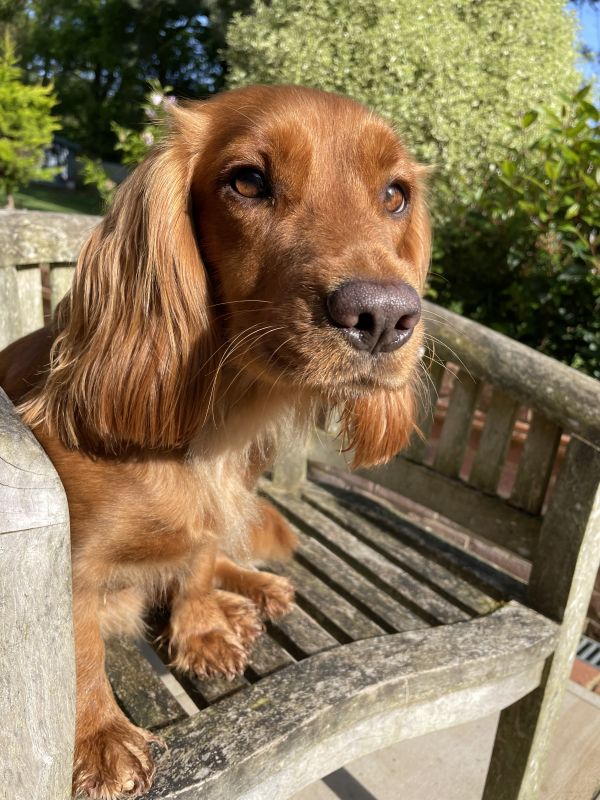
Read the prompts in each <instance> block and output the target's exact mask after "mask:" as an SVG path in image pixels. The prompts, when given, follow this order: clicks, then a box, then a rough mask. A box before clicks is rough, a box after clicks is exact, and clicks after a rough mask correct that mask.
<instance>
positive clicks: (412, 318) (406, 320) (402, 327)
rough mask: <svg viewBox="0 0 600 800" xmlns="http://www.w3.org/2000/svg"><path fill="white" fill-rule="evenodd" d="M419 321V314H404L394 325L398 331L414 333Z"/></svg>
mask: <svg viewBox="0 0 600 800" xmlns="http://www.w3.org/2000/svg"><path fill="white" fill-rule="evenodd" d="M418 321H419V314H404V316H402V317H400V319H399V320H398V322H397V323H396V324H395V325H394V328H395V329H396V330H397V331H412V329H413V328H414V327H415V325H416V324H417V322H418Z"/></svg>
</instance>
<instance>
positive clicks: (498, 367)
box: [423, 301, 600, 446]
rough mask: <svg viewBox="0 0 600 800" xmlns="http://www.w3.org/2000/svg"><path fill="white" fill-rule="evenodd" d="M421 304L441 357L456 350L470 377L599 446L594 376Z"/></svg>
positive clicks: (446, 357) (450, 356)
mask: <svg viewBox="0 0 600 800" xmlns="http://www.w3.org/2000/svg"><path fill="white" fill-rule="evenodd" d="M423 308H424V311H425V313H426V312H427V311H428V310H429V309H432V310H433V311H434V312H435V317H434V318H432V319H430V320H428V325H427V327H428V329H429V330H430V331H431V333H432V334H433V335H435V336H436V338H437V339H439V340H440V341H439V344H438V345H437V355H438V357H439V358H440V359H441V360H442V361H452V360H453V355H454V353H455V352H457V353H458V354H459V356H460V358H461V361H462V362H463V363H464V365H465V366H466V368H467V369H468V370H469V371H470V372H472V373H473V375H475V377H477V378H479V379H480V380H485V381H490V383H493V384H494V385H495V386H500V387H501V388H502V389H503V390H504V391H505V392H508V393H509V394H512V395H513V397H515V399H517V400H519V401H520V402H521V403H522V404H523V405H525V406H528V407H530V408H535V409H537V410H538V411H540V412H541V413H543V414H544V415H545V416H546V417H548V418H549V419H551V420H552V421H553V422H555V423H556V424H557V425H559V426H560V427H561V428H563V429H564V430H565V431H567V432H574V433H579V435H580V436H582V437H583V438H584V439H587V440H588V441H590V442H592V443H595V444H596V445H598V446H600V403H598V381H595V380H594V379H593V378H590V377H588V376H587V375H584V374H583V373H582V372H579V371H578V370H575V369H572V368H571V367H567V365H566V364H561V363H560V362H559V361H556V360H555V359H553V358H550V357H549V356H545V355H543V354H542V353H538V352H537V351H536V350H533V349H532V348H531V347H526V346H525V345H524V344H520V343H519V342H516V341H514V339H509V338H508V336H503V335H502V334H501V333H497V332H496V331H492V330H490V329H489V328H486V327H485V326H483V325H479V324H478V323H476V322H472V321H471V320H469V319H465V318H464V317H461V316H459V315H458V314H453V313H452V312H451V311H448V310H447V309H445V308H441V307H440V306H436V305H433V304H432V303H428V302H427V301H424V302H423Z"/></svg>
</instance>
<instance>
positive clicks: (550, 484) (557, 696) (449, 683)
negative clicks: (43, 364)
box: [0, 213, 600, 800]
mask: <svg viewBox="0 0 600 800" xmlns="http://www.w3.org/2000/svg"><path fill="white" fill-rule="evenodd" d="M93 222H94V220H93V219H91V218H88V219H85V218H82V217H70V216H68V215H52V214H34V213H31V214H25V213H21V214H13V215H8V214H7V215H5V216H3V217H0V347H3V346H5V345H6V344H8V342H9V341H11V340H12V339H14V338H17V337H18V336H20V335H22V334H23V333H26V332H28V331H29V330H33V329H35V328H36V327H38V326H39V325H40V324H41V323H42V322H43V319H44V311H45V312H46V315H48V314H49V313H50V311H51V309H52V308H53V306H54V305H55V303H56V301H57V299H58V298H59V297H60V296H61V294H62V293H63V291H64V290H65V288H66V286H67V284H68V279H69V276H70V271H71V269H72V266H71V265H72V262H73V261H74V259H75V257H76V252H77V249H78V247H79V244H80V242H81V238H82V236H83V235H84V233H85V230H86V229H87V228H89V225H90V224H93ZM40 265H42V266H40ZM42 284H44V289H43V291H42ZM426 316H427V317H428V322H427V324H428V329H429V331H430V334H431V336H432V337H434V338H435V342H436V352H435V358H436V361H435V362H434V363H433V366H432V369H431V372H430V378H429V381H428V384H427V385H428V386H429V388H430V396H431V397H432V398H433V399H434V400H435V396H436V393H437V391H438V390H439V388H440V386H441V385H442V379H443V376H444V374H445V365H446V364H450V367H449V368H448V370H446V374H447V375H448V371H450V372H451V373H452V376H453V377H452V380H450V381H448V379H446V381H445V383H444V393H445V394H446V393H447V392H446V390H448V391H449V394H448V401H447V405H446V407H445V410H444V413H443V414H442V415H440V414H439V413H438V416H437V418H436V421H435V424H433V422H434V421H433V415H432V413H431V410H427V411H424V412H423V418H422V420H421V429H422V431H423V433H424V439H423V440H422V439H419V438H417V437H415V438H414V440H413V442H412V444H411V446H410V448H409V450H408V451H407V453H406V454H404V455H403V456H402V457H398V458H397V459H395V460H394V461H393V462H392V463H391V464H389V465H387V466H385V467H382V468H378V469H374V470H369V471H361V472H360V473H359V475H358V476H357V477H355V478H352V477H350V476H349V475H348V473H347V470H346V460H347V458H348V455H347V454H343V453H340V452H339V446H338V442H337V441H336V439H335V438H334V436H331V435H330V434H328V433H327V432H326V431H319V432H318V435H316V436H315V437H314V438H313V440H311V441H310V442H309V443H307V446H306V450H303V449H302V448H298V449H296V450H294V451H290V452H289V453H288V454H286V456H285V457H284V458H282V459H281V460H280V461H279V462H278V463H277V464H276V465H275V468H274V470H273V474H272V476H271V477H270V478H269V479H267V478H265V479H264V481H263V483H262V484H261V487H260V488H261V491H262V492H263V493H264V494H265V495H266V496H267V497H269V499H270V500H271V501H272V502H273V503H274V504H275V505H276V506H277V507H278V508H279V509H280V510H281V511H282V512H283V513H284V514H285V515H286V516H287V518H288V519H289V520H290V522H291V524H292V525H293V526H294V528H295V529H296V532H297V533H298V536H299V541H300V546H299V549H298V552H297V556H296V558H295V559H294V561H293V562H292V563H290V564H287V565H280V566H276V567H275V569H276V570H277V571H279V572H281V574H286V575H288V576H289V577H290V578H291V579H292V580H293V582H294V584H295V586H296V589H297V607H296V608H295V610H294V611H293V612H292V613H291V614H289V615H288V616H287V617H285V618H284V619H282V620H281V621H279V622H278V623H277V624H273V625H269V627H268V630H267V633H266V634H265V635H263V636H262V637H261V639H260V640H259V642H258V644H257V646H256V648H255V651H254V653H253V656H252V659H251V663H250V667H249V668H248V670H247V671H246V673H245V675H244V676H243V678H240V679H238V680H236V681H233V682H231V683H228V682H225V681H209V682H205V681H197V680H193V679H190V678H187V677H185V676H182V675H173V674H171V673H170V672H169V670H168V669H167V668H166V667H165V666H164V663H163V658H164V655H163V654H162V653H161V652H160V650H158V651H157V652H154V651H152V650H151V649H150V647H149V645H147V644H142V643H132V642H126V641H119V640H115V641H112V642H111V643H110V645H109V648H108V666H109V674H110V676H111V682H112V684H113V688H114V690H115V694H116V696H117V698H118V700H119V702H120V704H121V705H122V707H123V708H124V710H125V711H126V713H127V714H128V715H129V716H130V717H131V718H132V719H133V720H134V721H135V722H137V723H138V724H139V725H142V726H144V727H150V728H153V729H155V730H157V731H160V733H161V736H163V737H164V739H165V740H166V742H167V743H168V746H169V750H168V752H167V753H166V754H164V755H163V756H161V758H160V761H159V769H158V772H157V776H156V779H155V784H154V786H153V788H152V789H151V791H150V792H149V794H148V795H147V796H148V797H149V798H157V799H158V798H175V797H177V798H182V799H183V798H190V799H191V798H202V799H203V800H217V798H218V799H219V800H241V798H244V800H250V798H252V800H285V798H288V797H290V796H291V795H292V794H293V793H294V792H296V791H297V790H299V789H300V788H302V787H303V786H305V785H307V784H308V783H310V782H311V781H313V780H315V779H317V778H319V777H320V776H322V775H325V774H327V773H329V772H331V771H332V770H334V769H336V768H338V767H340V766H342V765H343V764H346V763H348V762H349V761H351V760H352V759H354V758H357V757H359V756H362V755H364V754H366V753H369V752H372V751H373V750H376V749H379V748H381V747H383V746H385V745H388V744H390V743H392V742H396V741H399V740H402V739H406V738H411V737H416V736H420V735H422V734H424V733H427V732H430V731H433V730H436V729H440V728H445V727H449V726H452V725H456V724H459V723H462V722H466V721H469V720H473V719H476V718H479V717H482V716H484V715H487V714H489V713H491V712H494V711H498V710H502V713H501V716H500V724H499V728H498V735H497V738H496V742H495V745H494V750H493V754H492V759H491V764H490V769H489V774H488V778H487V784H486V789H485V793H484V800H517V798H518V799H519V800H534V798H540V797H541V795H540V786H541V780H542V775H543V769H544V765H545V762H544V759H545V755H546V754H547V752H548V747H549V744H550V741H551V739H552V735H553V732H554V730H555V727H556V722H557V718H558V713H559V711H560V708H561V701H562V697H563V693H564V689H565V686H566V682H567V679H568V676H569V671H570V666H571V663H572V660H573V657H574V653H575V649H576V645H577V642H578V640H579V636H580V633H581V630H582V627H583V625H584V622H585V617H586V611H587V606H588V602H589V598H590V595H591V591H592V586H593V582H594V578H595V575H596V572H597V570H598V562H599V558H600V493H599V490H598V486H599V482H600V402H599V401H600V384H598V383H597V382H595V381H593V380H591V379H589V378H587V377H585V376H583V375H581V374H579V373H577V372H575V371H574V370H572V369H570V368H568V367H566V366H564V365H562V364H559V363H557V362H555V361H553V360H551V359H549V358H547V357H545V356H543V355H540V354H538V353H536V352H534V351H532V350H530V349H528V348H526V347H524V346H522V345H519V344H516V343H515V342H512V341H511V340H509V339H506V338H505V337H503V336H500V335H498V334H496V333H494V332H492V331H489V330H487V329H485V328H483V327H482V326H480V325H477V324H475V323H472V322H469V321H467V320H464V319H462V318H460V317H458V316H456V315H454V314H451V313H449V312H447V311H444V310H443V309H440V308H436V307H435V306H433V305H431V304H427V305H426ZM452 365H458V366H457V367H456V366H452ZM445 403H446V401H445V400H444V404H445ZM478 407H479V409H478ZM441 408H442V403H439V404H438V410H439V409H441ZM482 409H483V410H482ZM517 416H519V418H520V420H521V422H519V423H518V425H517V429H518V431H521V434H522V437H523V436H524V437H525V439H524V443H523V442H522V441H519V440H518V437H517V436H516V435H515V430H516V429H515V419H516V417H517ZM334 427H335V426H334ZM334 432H335V431H334ZM561 434H562V437H563V438H562V445H561V444H560V443H561ZM567 440H568V441H567ZM565 444H566V450H565V449H564V445H565ZM557 454H558V455H557ZM507 476H508V477H507ZM457 526H460V527H457ZM467 533H468V534H469V536H470V537H472V538H471V540H470V541H471V543H473V542H476V541H481V542H482V543H483V544H484V545H485V546H486V547H487V548H488V550H487V551H486V552H487V553H489V548H491V547H495V548H496V549H497V553H498V554H499V555H502V554H503V553H504V554H506V553H508V552H510V551H512V552H514V553H516V554H518V557H519V559H520V560H519V562H518V563H519V564H520V565H522V567H521V568H522V574H521V575H520V577H515V576H514V575H510V574H509V573H508V572H507V571H505V570H502V569H499V568H498V567H496V566H494V565H493V564H491V563H490V561H489V559H487V558H482V557H481V555H480V554H478V551H477V550H476V548H474V547H473V546H472V549H471V550H470V551H465V550H464V549H463V548H461V547H459V546H457V544H456V537H457V536H459V535H460V536H463V537H464V538H465V541H466V540H467V539H466V536H467ZM529 564H531V568H530V574H529V575H527V573H529ZM0 570H1V574H2V581H0V608H1V609H2V617H3V620H4V630H5V636H4V642H3V648H2V651H1V653H2V655H1V660H0V687H1V688H0V708H1V709H2V712H3V713H2V716H3V724H2V726H1V728H0V765H1V766H0V781H1V782H2V786H4V787H8V789H7V791H8V792H9V794H8V796H9V797H10V798H11V800H13V798H14V800H32V798H35V800H61V799H62V798H67V797H69V796H70V773H71V754H72V743H73V728H74V671H73V644H72V629H71V616H70V593H69V582H70V564H69V540H68V513H67V507H66V501H65V496H64V493H63V490H62V487H61V485H60V482H59V480H58V478H57V476H56V474H55V472H54V470H53V468H52V466H51V464H50V463H49V461H48V459H47V458H46V456H45V454H44V453H43V451H42V450H41V449H40V447H39V445H38V444H37V442H36V440H35V439H34V438H33V436H32V435H31V433H30V432H29V431H28V430H27V429H25V428H24V426H23V425H22V424H21V422H20V421H19V419H18V417H17V416H16V414H15V412H14V410H13V409H12V406H11V404H10V402H9V401H8V399H7V398H6V397H5V395H3V394H0ZM525 578H528V579H527V580H526V579H525Z"/></svg>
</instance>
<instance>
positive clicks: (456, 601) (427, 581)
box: [305, 497, 477, 617]
mask: <svg viewBox="0 0 600 800" xmlns="http://www.w3.org/2000/svg"><path fill="white" fill-rule="evenodd" d="M305 499H306V501H307V502H309V503H311V505H312V506H313V507H314V508H316V509H317V510H322V509H320V508H319V506H318V504H316V503H314V502H312V498H310V497H305ZM327 513H328V514H329V515H330V516H331V517H332V519H334V520H335V521H336V522H337V523H338V525H343V526H344V527H346V528H349V529H351V533H352V535H353V536H356V538H357V539H359V540H360V541H361V542H362V543H363V544H366V545H368V546H369V547H371V548H372V549H373V550H375V551H377V552H378V553H379V554H380V555H382V556H384V557H385V558H387V559H388V560H389V561H390V562H391V563H393V564H396V565H397V566H398V567H400V568H401V569H403V570H404V571H405V572H407V573H408V574H409V575H410V576H411V577H413V578H415V580H418V581H419V582H420V583H422V584H423V585H424V586H427V587H428V588H429V589H431V590H432V591H434V592H435V593H436V594H439V595H440V597H443V598H444V599H445V600H447V601H448V602H449V603H452V605H454V606H456V607H457V608H459V609H460V610H461V611H464V612H465V613H466V614H469V616H471V617H475V616H477V612H476V611H475V610H474V609H473V608H472V607H471V606H470V605H468V604H467V603H465V602H463V601H462V600H460V598H458V597H456V595H453V594H451V593H450V592H449V591H448V590H446V589H444V588H443V587H442V586H440V585H439V583H436V582H435V580H433V579H431V578H429V577H428V576H427V575H426V574H424V573H423V572H420V571H419V570H417V569H415V568H414V567H412V566H411V565H410V564H407V563H406V561H404V560H403V559H402V558H400V557H398V556H395V555H394V554H393V553H390V552H389V551H388V550H387V549H386V548H385V547H384V546H383V545H379V544H378V543H377V542H374V541H373V540H372V539H370V538H369V537H368V536H365V535H363V534H361V533H360V531H359V530H358V529H357V528H356V527H353V526H352V522H351V521H349V520H346V519H343V518H342V517H341V516H339V517H338V516H336V514H335V510H334V509H328V512H327ZM371 524H372V525H373V524H375V523H373V522H371ZM380 530H381V529H380ZM386 535H389V534H386ZM405 546H406V547H408V548H410V549H411V550H414V551H415V552H418V551H417V550H416V548H415V547H412V545H410V544H407V545H405ZM432 563H434V564H437V562H432ZM438 566H441V565H438ZM448 572H449V573H450V574H453V575H454V576H455V577H456V578H457V579H459V580H461V581H463V583H465V584H466V585H472V584H469V582H468V581H466V580H464V578H462V577H460V576H458V575H456V574H455V573H451V571H450V570H448Z"/></svg>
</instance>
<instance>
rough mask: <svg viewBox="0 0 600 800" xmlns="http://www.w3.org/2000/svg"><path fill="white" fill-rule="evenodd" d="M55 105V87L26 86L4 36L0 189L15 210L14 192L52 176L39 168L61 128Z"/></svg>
mask: <svg viewBox="0 0 600 800" xmlns="http://www.w3.org/2000/svg"><path fill="white" fill-rule="evenodd" d="M56 102H57V100H56V97H55V95H54V93H53V90H52V86H26V85H24V84H23V82H22V74H21V70H20V69H19V67H18V66H17V58H16V56H15V49H14V45H13V42H12V39H11V37H10V36H9V34H8V32H5V34H4V40H3V46H2V50H1V52H0V187H1V188H2V189H3V190H4V191H5V193H6V203H7V206H9V207H13V206H14V202H13V192H14V191H15V189H17V188H18V187H20V186H24V185H25V184H27V183H29V181H30V180H32V179H33V178H41V177H46V176H49V175H52V174H53V170H48V169H42V168H41V166H40V164H41V161H42V157H43V152H44V147H45V146H46V145H48V144H50V142H51V141H52V134H53V133H54V131H56V130H58V128H59V127H60V125H59V124H58V120H57V119H56V117H54V116H52V109H53V108H54V106H55V105H56Z"/></svg>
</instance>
